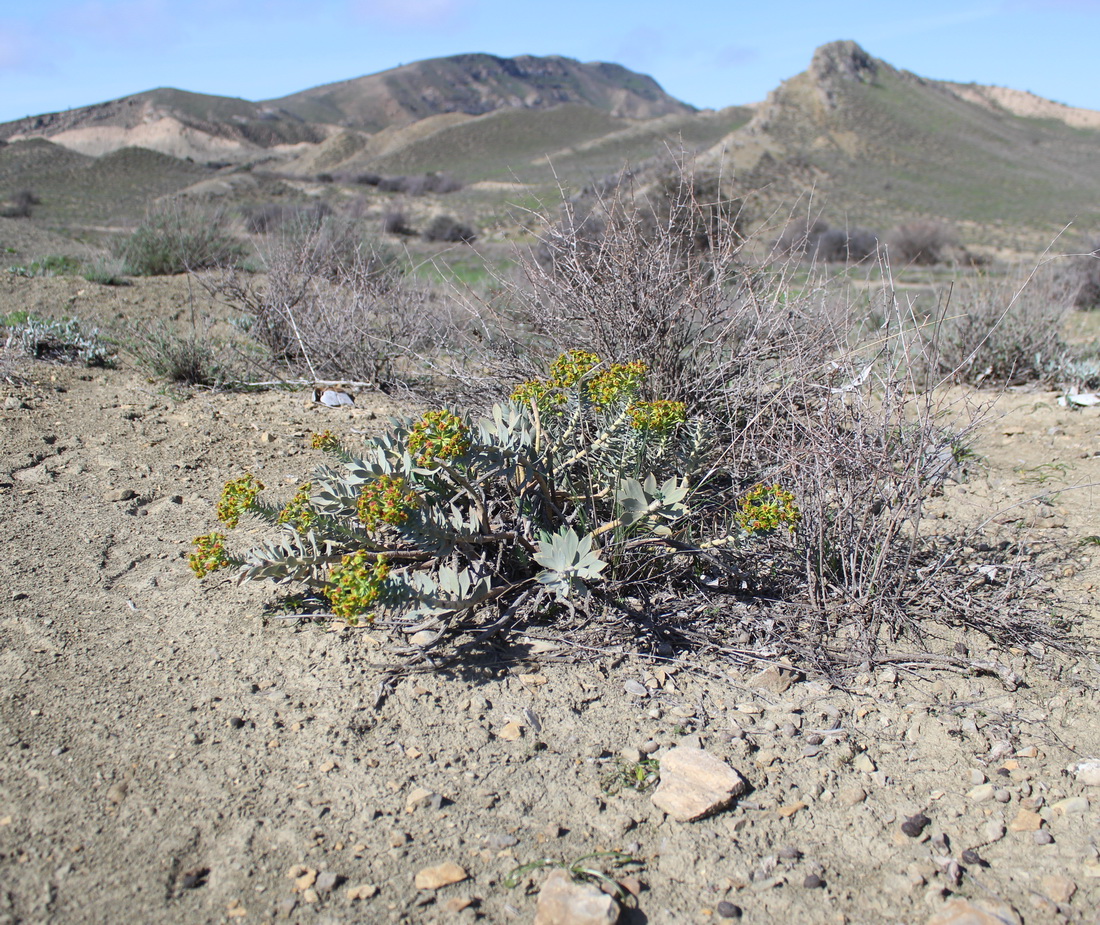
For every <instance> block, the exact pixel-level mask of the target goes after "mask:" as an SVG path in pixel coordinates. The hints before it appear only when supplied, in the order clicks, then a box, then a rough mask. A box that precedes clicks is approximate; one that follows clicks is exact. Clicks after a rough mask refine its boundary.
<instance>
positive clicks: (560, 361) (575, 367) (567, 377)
mask: <svg viewBox="0 0 1100 925" xmlns="http://www.w3.org/2000/svg"><path fill="white" fill-rule="evenodd" d="M599 365H600V358H599V357H598V356H596V354H594V353H589V352H588V351H587V350H569V351H566V352H565V353H563V354H562V355H561V356H560V357H558V358H557V359H556V360H554V362H553V363H551V364H550V383H549V384H550V386H551V387H553V388H558V389H568V388H572V387H573V386H575V385H576V384H577V383H578V382H580V381H581V379H582V378H584V376H585V375H587V374H588V373H590V372H591V371H592V370H593V369H595V368H596V367H597V366H599Z"/></svg>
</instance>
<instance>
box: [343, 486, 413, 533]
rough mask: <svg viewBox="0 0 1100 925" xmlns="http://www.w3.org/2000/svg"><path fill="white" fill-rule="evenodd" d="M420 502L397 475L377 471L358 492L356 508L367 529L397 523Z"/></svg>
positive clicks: (403, 520) (405, 517) (401, 521)
mask: <svg viewBox="0 0 1100 925" xmlns="http://www.w3.org/2000/svg"><path fill="white" fill-rule="evenodd" d="M419 504H420V498H419V496H418V495H417V494H416V492H415V491H413V490H412V489H411V488H409V483H408V482H406V481H405V480H404V479H403V478H402V477H401V476H399V475H380V476H378V478H376V479H375V480H374V481H373V482H368V483H367V484H366V485H364V486H363V490H362V491H361V492H360V493H359V500H358V502H357V503H356V510H357V511H358V513H359V519H360V520H361V521H363V523H364V524H366V527H367V529H368V530H377V529H378V528H379V527H381V526H382V524H389V525H390V526H392V527H399V526H401V524H403V523H404V522H405V521H406V520H408V519H409V515H410V514H411V513H412V512H413V511H415V510H416V508H417V507H418V506H419Z"/></svg>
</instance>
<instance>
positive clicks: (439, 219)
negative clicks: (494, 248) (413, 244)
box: [424, 215, 477, 244]
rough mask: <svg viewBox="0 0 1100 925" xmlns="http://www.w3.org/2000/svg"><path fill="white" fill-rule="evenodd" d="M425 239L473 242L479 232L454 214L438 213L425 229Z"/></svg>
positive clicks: (462, 242)
mask: <svg viewBox="0 0 1100 925" xmlns="http://www.w3.org/2000/svg"><path fill="white" fill-rule="evenodd" d="M424 240H426V241H447V242H451V243H461V244H472V243H473V242H474V241H476V240H477V232H476V231H474V229H473V228H471V227H470V226H469V225H467V224H465V223H464V222H460V221H459V220H458V219H457V218H455V217H454V216H453V215H437V216H436V217H435V218H434V219H432V221H431V223H430V224H429V225H428V227H427V228H425V229H424Z"/></svg>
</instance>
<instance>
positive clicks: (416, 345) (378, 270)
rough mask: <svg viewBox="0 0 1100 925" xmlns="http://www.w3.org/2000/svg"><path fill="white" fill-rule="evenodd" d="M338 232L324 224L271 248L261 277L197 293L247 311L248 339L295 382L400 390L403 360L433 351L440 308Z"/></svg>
mask: <svg viewBox="0 0 1100 925" xmlns="http://www.w3.org/2000/svg"><path fill="white" fill-rule="evenodd" d="M334 227H335V228H336V229H337V230H335V231H334V230H333V228H334ZM339 227H340V226H334V225H333V223H332V222H326V223H322V224H320V225H318V226H314V227H313V228H305V229H302V230H301V231H300V232H299V233H297V234H293V235H291V234H287V235H283V236H281V237H279V238H278V239H277V240H275V241H273V242H270V244H269V245H268V246H266V247H264V248H263V249H262V250H261V258H262V260H263V262H264V269H265V273H264V275H263V276H262V277H260V278H255V277H251V276H246V275H243V274H240V273H237V272H229V273H225V274H222V275H220V276H218V277H212V278H208V279H206V280H204V285H206V287H207V289H208V290H209V291H210V292H211V293H212V294H213V295H214V296H215V298H217V299H218V300H219V301H221V302H223V303H226V304H229V305H231V306H234V307H236V308H237V309H243V310H244V311H245V312H247V313H248V314H249V315H250V316H251V317H252V319H253V321H252V324H251V325H250V327H249V332H250V333H251V335H252V336H254V337H255V338H256V339H257V340H259V341H260V343H262V344H263V345H264V346H265V347H266V348H267V350H268V351H269V352H270V354H271V356H272V358H273V359H275V360H276V361H277V362H278V363H280V364H282V365H284V366H286V367H288V368H290V369H291V370H293V371H294V372H295V373H296V374H307V375H309V376H311V377H313V378H315V379H352V380H357V381H371V382H376V383H378V384H380V385H386V384H395V383H398V382H402V381H404V380H406V379H407V378H408V376H409V373H410V370H409V367H408V365H407V364H406V363H405V360H406V358H407V357H408V356H410V355H415V354H418V353H425V354H429V353H431V352H432V351H433V350H434V347H435V344H436V337H437V329H438V327H439V325H438V321H437V314H438V306H437V305H436V304H435V303H434V302H433V296H432V294H431V293H430V292H428V291H426V290H424V289H422V288H418V287H416V286H415V285H413V284H412V283H411V281H410V280H409V279H408V278H407V277H404V276H403V275H402V273H401V271H400V269H399V268H398V267H397V265H396V264H395V263H394V262H393V261H392V260H391V259H388V258H387V256H386V255H385V254H384V253H382V252H380V251H379V250H378V249H376V248H372V247H370V246H369V245H367V244H365V243H364V242H363V241H362V239H361V238H359V239H358V241H357V242H356V243H354V245H353V244H352V242H353V241H355V238H354V237H353V236H349V235H343V236H341V235H340V234H339V233H338V232H339ZM349 248H351V249H350V250H349Z"/></svg>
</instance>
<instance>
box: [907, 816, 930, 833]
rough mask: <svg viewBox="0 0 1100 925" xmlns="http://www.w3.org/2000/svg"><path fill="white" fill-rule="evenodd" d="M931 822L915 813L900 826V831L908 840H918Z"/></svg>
mask: <svg viewBox="0 0 1100 925" xmlns="http://www.w3.org/2000/svg"><path fill="white" fill-rule="evenodd" d="M929 822H931V820H930V819H929V818H928V817H927V816H926V815H924V813H917V814H916V815H915V816H910V817H909V818H908V819H906V820H905V821H904V822H903V823H902V824H901V830H902V831H903V832H904V833H905V834H906V835H908V836H909V837H910V838H920V836H921V833H922V832H923V831H924V830H925V828H926V827H927V826H928V823H929Z"/></svg>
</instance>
